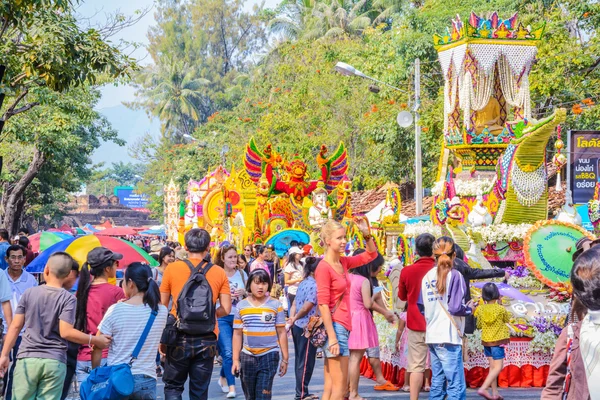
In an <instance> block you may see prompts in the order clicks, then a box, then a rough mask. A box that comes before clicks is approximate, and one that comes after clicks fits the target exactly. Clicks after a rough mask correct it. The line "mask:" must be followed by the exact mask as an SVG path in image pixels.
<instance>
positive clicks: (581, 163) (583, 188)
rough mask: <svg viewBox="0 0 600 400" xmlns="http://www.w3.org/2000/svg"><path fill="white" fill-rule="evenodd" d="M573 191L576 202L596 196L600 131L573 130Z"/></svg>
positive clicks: (599, 156) (571, 146) (570, 147)
mask: <svg viewBox="0 0 600 400" xmlns="http://www.w3.org/2000/svg"><path fill="white" fill-rule="evenodd" d="M569 151H570V152H571V193H572V194H573V202H574V203H575V204H587V202H588V201H589V200H590V199H591V198H592V197H594V189H595V188H596V182H598V172H599V171H600V168H599V166H598V162H599V161H600V131H571V143H570V144H569Z"/></svg>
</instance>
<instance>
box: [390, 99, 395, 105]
mask: <svg viewBox="0 0 600 400" xmlns="http://www.w3.org/2000/svg"><path fill="white" fill-rule="evenodd" d="M388 104H390V105H393V104H396V100H394V99H391V100H388Z"/></svg>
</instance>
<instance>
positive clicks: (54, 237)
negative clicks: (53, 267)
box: [29, 231, 73, 253]
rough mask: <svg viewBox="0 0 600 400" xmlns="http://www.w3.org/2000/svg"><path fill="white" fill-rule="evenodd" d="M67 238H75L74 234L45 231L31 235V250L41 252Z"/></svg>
mask: <svg viewBox="0 0 600 400" xmlns="http://www.w3.org/2000/svg"><path fill="white" fill-rule="evenodd" d="M65 239H73V235H69V234H68V233H65V232H48V231H44V232H38V233H35V234H33V235H31V236H29V243H30V244H31V250H32V251H33V252H34V253H39V252H42V251H44V250H46V249H47V248H48V247H50V246H52V245H53V244H55V243H58V242H61V241H63V240H65Z"/></svg>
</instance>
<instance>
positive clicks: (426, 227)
mask: <svg viewBox="0 0 600 400" xmlns="http://www.w3.org/2000/svg"><path fill="white" fill-rule="evenodd" d="M422 233H431V234H432V235H433V236H435V237H436V238H437V237H440V236H442V228H441V227H440V226H438V225H433V224H432V223H431V222H417V223H415V224H407V225H406V227H405V228H404V236H406V237H407V238H416V237H417V236H419V235H420V234H422Z"/></svg>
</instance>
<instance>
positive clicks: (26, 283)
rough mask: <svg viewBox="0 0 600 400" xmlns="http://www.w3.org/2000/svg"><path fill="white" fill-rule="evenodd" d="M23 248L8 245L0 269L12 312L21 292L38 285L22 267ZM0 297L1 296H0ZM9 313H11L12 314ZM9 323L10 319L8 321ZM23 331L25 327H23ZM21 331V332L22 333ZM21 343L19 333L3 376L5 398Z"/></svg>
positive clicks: (5, 328)
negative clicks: (7, 286)
mask: <svg viewBox="0 0 600 400" xmlns="http://www.w3.org/2000/svg"><path fill="white" fill-rule="evenodd" d="M25 256H26V251H25V249H24V248H23V247H22V246H20V245H18V244H13V245H12V246H9V247H8V249H7V250H6V262H7V263H8V268H7V269H6V270H5V271H0V274H1V275H4V276H3V277H0V279H4V280H7V281H8V284H9V286H10V289H11V298H10V306H11V310H12V314H14V313H15V311H16V310H17V306H18V305H19V301H20V300H21V296H22V295H23V293H24V292H25V291H26V290H27V289H29V288H32V287H34V286H37V285H38V282H37V280H36V279H35V277H34V276H33V275H31V274H30V273H29V272H27V271H25V270H24V269H23V266H24V265H25ZM0 299H1V298H0ZM12 314H11V315H12ZM8 322H9V323H10V321H8ZM23 331H25V329H23ZM23 331H21V334H22V333H23ZM7 332H8V324H7V321H6V318H4V334H6V333H7ZM20 344H21V335H19V337H18V338H17V341H16V343H15V346H14V347H13V349H12V352H11V360H12V361H13V363H12V365H11V367H10V370H9V372H8V374H6V375H5V376H4V387H5V388H6V395H5V396H6V397H5V399H6V400H11V398H12V385H13V373H14V370H15V364H16V363H15V362H14V361H15V360H16V356H17V352H18V351H19V345H20Z"/></svg>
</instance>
